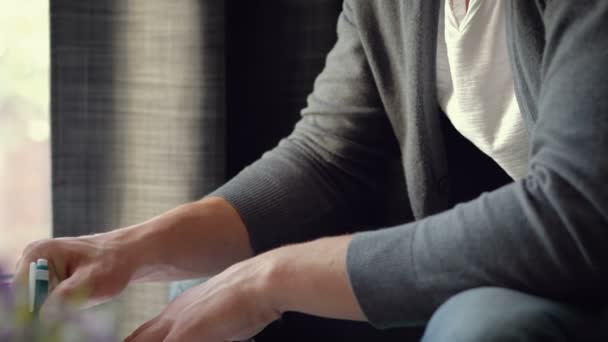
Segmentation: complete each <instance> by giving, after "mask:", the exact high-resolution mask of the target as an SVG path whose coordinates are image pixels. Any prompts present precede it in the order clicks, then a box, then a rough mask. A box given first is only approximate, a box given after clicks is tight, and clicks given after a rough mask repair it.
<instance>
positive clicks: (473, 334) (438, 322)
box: [423, 287, 550, 342]
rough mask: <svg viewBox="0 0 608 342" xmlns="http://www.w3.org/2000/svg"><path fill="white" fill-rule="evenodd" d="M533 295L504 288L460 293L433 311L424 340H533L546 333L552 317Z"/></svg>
mask: <svg viewBox="0 0 608 342" xmlns="http://www.w3.org/2000/svg"><path fill="white" fill-rule="evenodd" d="M532 298H534V297H532V296H528V295H525V294H522V293H519V292H516V291H511V290H507V289H501V288H492V287H488V288H479V289H473V290H468V291H464V292H462V293H459V294H457V295H455V296H453V297H452V298H450V299H449V300H448V301H446V302H445V303H444V304H443V305H441V306H440V307H439V309H438V310H437V311H436V312H435V313H434V314H433V316H432V317H431V320H430V321H429V323H428V325H427V327H426V330H425V334H424V337H423V341H424V342H441V341H456V342H457V341H467V342H476V341H484V342H492V341H531V340H536V339H537V338H542V337H546V336H544V334H545V333H544V332H543V329H544V328H543V327H546V323H548V322H545V321H547V320H550V318H548V316H549V315H546V310H545V308H543V307H542V306H540V305H534V303H533V302H534V301H533V300H532Z"/></svg>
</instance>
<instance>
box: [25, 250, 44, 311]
mask: <svg viewBox="0 0 608 342" xmlns="http://www.w3.org/2000/svg"><path fill="white" fill-rule="evenodd" d="M48 295H49V264H48V261H46V260H45V259H38V261H37V262H32V263H30V277H29V301H30V303H29V304H30V305H29V306H30V312H32V313H34V314H37V313H38V311H40V307H41V306H42V303H44V301H45V300H46V297H47V296H48Z"/></svg>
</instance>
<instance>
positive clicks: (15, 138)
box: [0, 0, 51, 270]
mask: <svg viewBox="0 0 608 342" xmlns="http://www.w3.org/2000/svg"><path fill="white" fill-rule="evenodd" d="M48 6H49V2H48V1H43V0H20V1H14V0H0V265H1V266H3V267H4V268H6V269H8V270H12V268H13V265H14V263H15V262H16V260H17V258H18V257H19V255H20V254H21V251H22V249H23V248H24V247H25V246H26V245H27V243H28V242H29V241H32V240H36V239H41V238H45V237H49V236H50V235H51V191H50V190H51V188H50V148H49V131H50V129H49V126H50V120H49V107H50V106H49V97H50V89H49V88H50V85H49V84H50V80H49V68H50V52H49V46H50V43H49V40H50V32H49V7H48Z"/></svg>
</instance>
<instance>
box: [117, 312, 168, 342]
mask: <svg viewBox="0 0 608 342" xmlns="http://www.w3.org/2000/svg"><path fill="white" fill-rule="evenodd" d="M170 328H171V325H170V324H169V323H168V322H166V321H164V320H162V319H161V316H157V317H156V318H154V319H151V320H149V321H148V322H146V323H144V324H143V325H141V326H140V327H139V328H137V329H136V330H135V331H134V332H132V333H131V335H129V336H128V337H127V338H126V339H125V342H148V341H149V342H162V341H164V340H165V337H166V336H167V333H168V332H169V330H170Z"/></svg>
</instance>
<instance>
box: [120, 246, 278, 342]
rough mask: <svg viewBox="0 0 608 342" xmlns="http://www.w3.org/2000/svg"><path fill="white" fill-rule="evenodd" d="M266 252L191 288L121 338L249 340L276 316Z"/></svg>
mask: <svg viewBox="0 0 608 342" xmlns="http://www.w3.org/2000/svg"><path fill="white" fill-rule="evenodd" d="M273 269H274V266H273V263H272V259H271V258H269V255H268V254H264V255H260V256H258V257H255V258H252V259H249V260H246V261H244V262H241V263H238V264H236V265H233V266H231V267H230V268H228V269H227V270H226V271H224V272H222V273H221V274H219V275H217V276H216V277H213V278H211V279H209V280H208V281H207V282H205V283H203V284H201V285H199V286H197V287H194V288H191V289H189V290H188V291H186V292H184V293H183V294H182V295H181V296H179V297H178V298H177V299H176V300H174V301H173V302H172V303H170V304H169V306H167V308H166V309H165V310H164V311H163V312H162V313H161V314H160V315H158V316H157V317H156V318H154V319H152V320H150V321H148V322H146V323H145V324H143V325H142V326H141V327H139V328H138V329H137V330H135V331H134V332H133V333H132V334H131V335H130V336H129V337H127V339H126V340H125V342H127V341H128V342H157V341H158V342H160V341H164V342H170V341H172V342H188V341H192V342H200V341H205V342H224V341H240V340H245V339H248V338H250V337H252V336H254V335H255V334H257V333H258V332H260V331H261V330H262V329H263V328H264V327H265V326H267V325H268V324H270V323H272V322H273V321H274V320H276V319H278V318H279V317H280V312H278V311H277V310H276V309H275V305H274V303H273V302H272V298H271V293H270V292H269V289H270V287H271V284H270V282H271V281H272V279H273V275H272V272H273V271H272V270H273Z"/></svg>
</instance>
